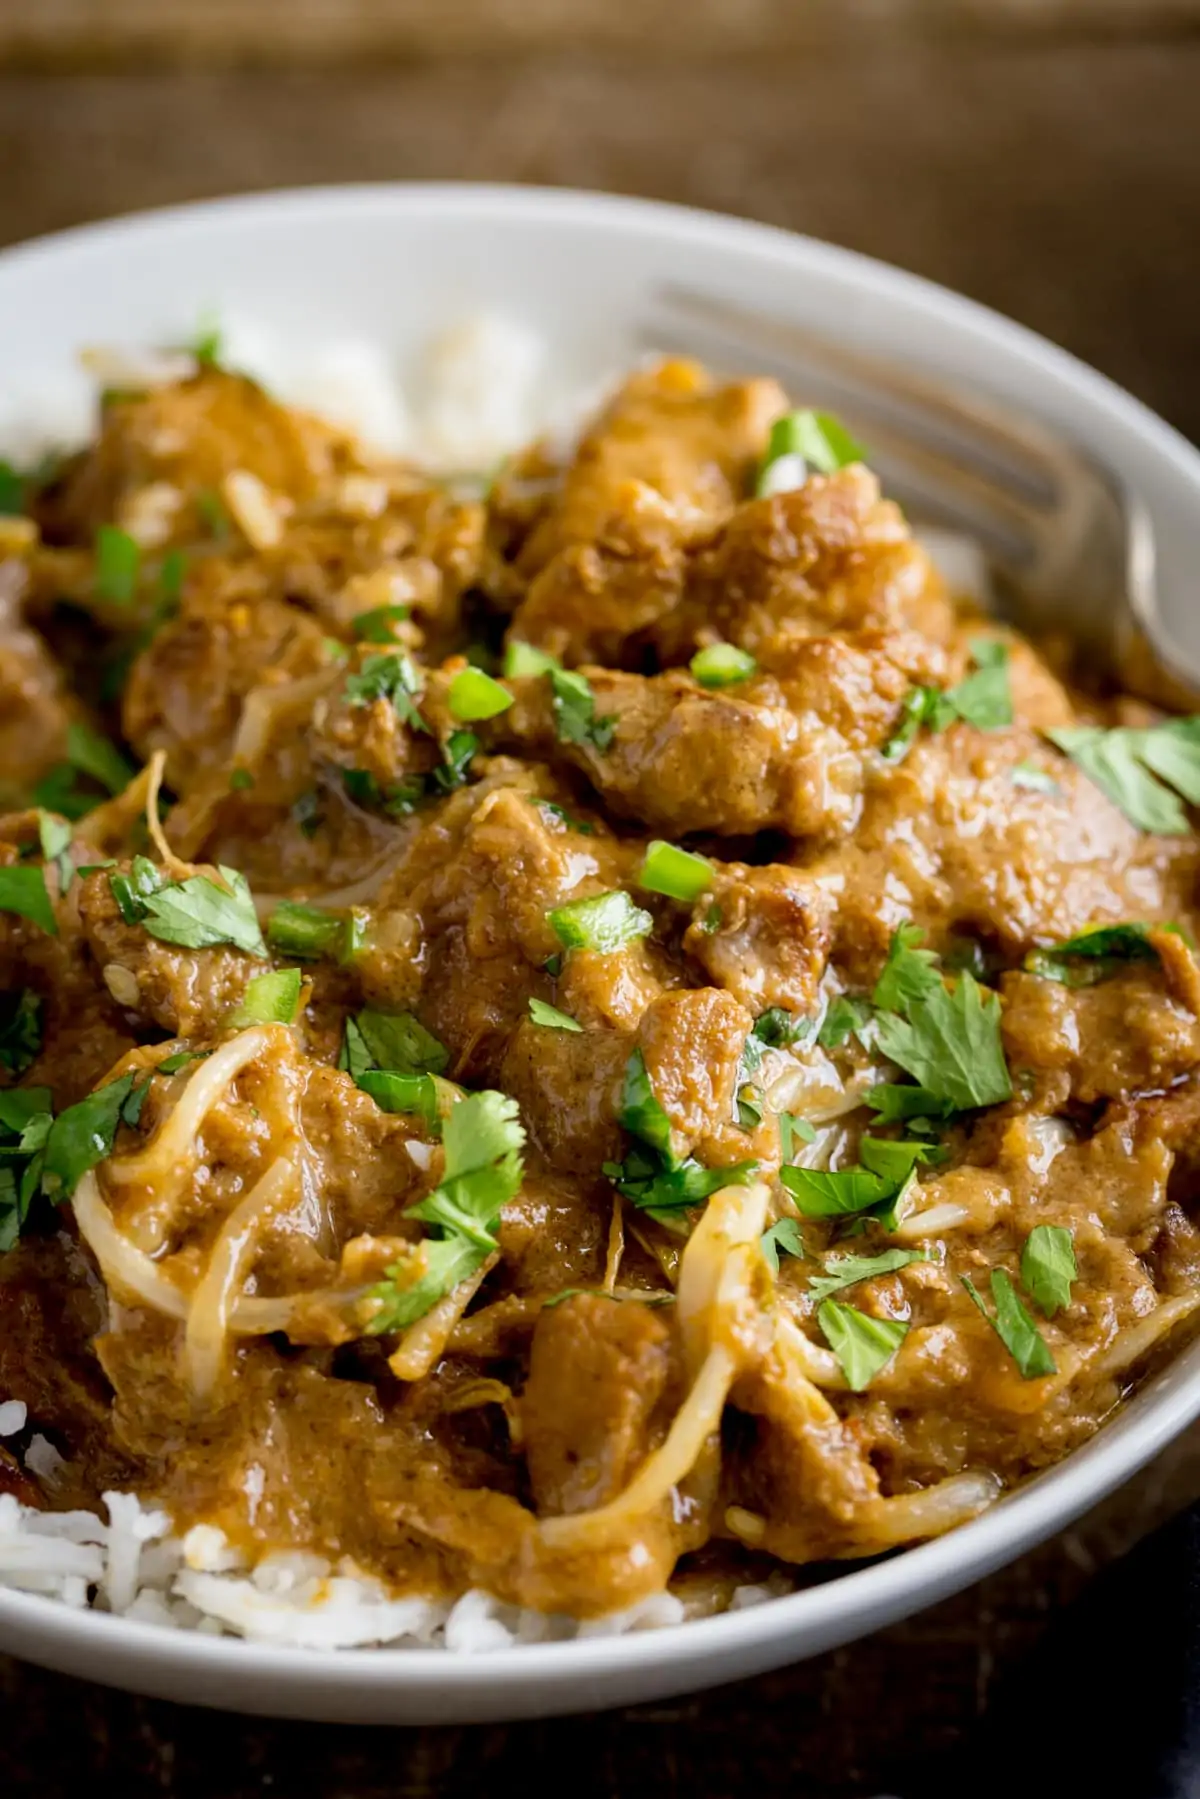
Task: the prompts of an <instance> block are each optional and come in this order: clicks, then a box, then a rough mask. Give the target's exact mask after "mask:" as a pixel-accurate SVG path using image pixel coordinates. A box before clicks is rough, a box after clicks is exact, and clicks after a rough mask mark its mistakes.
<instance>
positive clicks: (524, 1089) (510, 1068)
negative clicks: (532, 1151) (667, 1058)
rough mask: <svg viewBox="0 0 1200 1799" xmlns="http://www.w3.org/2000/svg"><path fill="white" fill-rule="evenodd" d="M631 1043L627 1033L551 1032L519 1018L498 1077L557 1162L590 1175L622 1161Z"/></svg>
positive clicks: (572, 1171)
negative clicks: (623, 1095) (620, 1115)
mask: <svg viewBox="0 0 1200 1799" xmlns="http://www.w3.org/2000/svg"><path fill="white" fill-rule="evenodd" d="M632 1047H633V1040H632V1038H631V1037H629V1036H627V1035H626V1034H625V1033H624V1032H622V1031H609V1030H589V1031H581V1032H576V1031H555V1030H547V1029H546V1028H545V1027H543V1026H541V1025H536V1024H534V1023H533V1022H532V1021H531V1020H530V1019H528V1018H523V1019H521V1020H520V1022H519V1023H518V1024H517V1027H516V1029H515V1030H514V1032H513V1034H512V1037H511V1038H510V1040H509V1043H508V1047H507V1049H506V1051H505V1054H504V1060H503V1062H502V1064H501V1067H500V1073H499V1080H500V1084H501V1086H502V1087H503V1088H504V1091H505V1092H506V1093H511V1094H512V1096H513V1098H514V1099H516V1100H517V1101H518V1102H519V1104H520V1107H521V1116H522V1118H523V1119H524V1120H525V1126H526V1129H527V1130H528V1131H529V1133H530V1136H531V1138H532V1140H533V1142H534V1143H535V1144H536V1145H537V1147H538V1148H539V1149H540V1150H541V1152H542V1154H543V1155H544V1156H545V1157H546V1160H547V1161H548V1162H549V1163H550V1165H551V1167H553V1168H558V1169H561V1170H562V1171H563V1172H564V1173H569V1174H577V1175H579V1176H581V1177H582V1178H583V1179H585V1180H586V1179H587V1178H588V1177H589V1176H592V1175H595V1173H596V1170H597V1169H598V1168H600V1167H602V1166H603V1164H604V1163H605V1162H615V1161H618V1160H619V1159H620V1155H621V1132H620V1129H619V1127H618V1125H617V1121H616V1120H617V1108H618V1106H619V1103H620V1092H621V1081H622V1078H623V1076H624V1073H625V1064H626V1062H627V1061H628V1060H629V1052H630V1050H631V1049H632Z"/></svg>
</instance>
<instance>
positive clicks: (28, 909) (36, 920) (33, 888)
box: [0, 863, 58, 937]
mask: <svg viewBox="0 0 1200 1799" xmlns="http://www.w3.org/2000/svg"><path fill="white" fill-rule="evenodd" d="M0 912H15V913H16V914H17V915H18V917H20V918H27V919H28V920H29V922H30V923H31V924H35V925H37V927H38V929H39V930H41V931H45V933H46V935H47V936H48V937H57V936H58V921H57V919H56V918H55V916H54V907H53V906H52V905H51V903H50V895H49V893H48V892H47V891H46V875H45V870H44V869H41V868H30V867H29V865H28V864H27V863H18V864H16V865H15V866H13V867H9V868H0Z"/></svg>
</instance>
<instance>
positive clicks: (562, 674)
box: [550, 668, 617, 752]
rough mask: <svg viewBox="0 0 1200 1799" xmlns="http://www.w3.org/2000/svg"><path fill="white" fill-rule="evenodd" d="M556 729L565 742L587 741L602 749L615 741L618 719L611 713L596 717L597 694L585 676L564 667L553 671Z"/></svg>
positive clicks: (553, 705) (594, 747) (551, 682)
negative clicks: (614, 735) (614, 734)
mask: <svg viewBox="0 0 1200 1799" xmlns="http://www.w3.org/2000/svg"><path fill="white" fill-rule="evenodd" d="M550 692H551V696H552V699H551V705H552V708H553V711H554V729H555V731H556V732H557V734H558V737H559V740H560V742H562V743H581V744H587V745H589V746H590V747H591V748H592V749H595V750H599V751H601V752H603V751H605V750H607V749H608V748H609V747H610V746H611V744H612V740H613V733H614V732H615V731H616V728H617V721H616V719H615V717H613V716H612V715H611V714H610V715H609V716H606V717H604V718H597V717H596V697H595V695H594V694H593V692H592V688H591V683H590V682H589V681H588V680H587V678H586V677H585V676H584V675H581V674H577V673H576V672H575V671H574V670H571V669H565V668H552V669H551V670H550Z"/></svg>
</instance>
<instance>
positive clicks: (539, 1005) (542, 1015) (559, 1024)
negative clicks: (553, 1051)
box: [529, 999, 583, 1031]
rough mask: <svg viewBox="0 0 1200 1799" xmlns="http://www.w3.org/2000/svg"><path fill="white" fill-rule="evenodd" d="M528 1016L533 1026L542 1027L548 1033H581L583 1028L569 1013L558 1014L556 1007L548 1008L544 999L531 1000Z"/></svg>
mask: <svg viewBox="0 0 1200 1799" xmlns="http://www.w3.org/2000/svg"><path fill="white" fill-rule="evenodd" d="M529 1016H530V1018H531V1019H532V1020H533V1022H534V1024H540V1025H544V1026H545V1028H546V1029H547V1030H550V1031H582V1030H583V1026H582V1025H581V1024H580V1023H579V1021H578V1019H576V1018H572V1017H571V1014H570V1013H569V1012H560V1011H559V1009H558V1007H557V1006H549V1005H547V1004H546V1001H545V1000H544V999H531V1000H530V1002H529Z"/></svg>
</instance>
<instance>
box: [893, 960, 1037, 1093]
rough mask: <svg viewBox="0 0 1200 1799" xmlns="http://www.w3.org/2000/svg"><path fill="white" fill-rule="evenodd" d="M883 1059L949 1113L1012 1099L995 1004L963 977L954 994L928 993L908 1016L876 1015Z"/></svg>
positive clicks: (991, 996) (913, 1003)
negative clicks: (897, 1065)
mask: <svg viewBox="0 0 1200 1799" xmlns="http://www.w3.org/2000/svg"><path fill="white" fill-rule="evenodd" d="M876 1029H877V1033H878V1042H879V1047H880V1050H881V1051H882V1053H883V1054H884V1055H885V1056H887V1057H888V1058H889V1060H891V1061H893V1062H898V1063H899V1065H900V1067H901V1068H903V1069H904V1070H905V1072H906V1073H908V1074H910V1075H912V1077H913V1079H914V1080H915V1081H916V1082H917V1084H918V1085H919V1086H920V1087H921V1088H922V1090H923V1092H924V1093H925V1094H926V1095H927V1096H929V1097H930V1098H931V1099H934V1100H936V1101H937V1102H938V1103H939V1104H941V1105H943V1106H946V1107H949V1108H950V1109H952V1110H954V1111H965V1110H967V1109H968V1108H970V1107H973V1106H992V1105H998V1104H999V1103H1000V1102H1001V1101H1003V1100H1006V1099H1010V1098H1011V1097H1012V1082H1011V1080H1010V1079H1009V1073H1008V1067H1007V1064H1006V1063H1005V1060H1004V1048H1003V1045H1002V1044H1001V1041H1000V1000H999V996H998V995H996V994H994V993H992V994H989V995H987V997H986V998H985V997H984V990H983V989H982V988H981V987H980V985H979V983H978V982H977V981H976V980H975V977H974V976H973V975H970V974H963V975H961V976H960V977H959V980H958V983H957V985H956V986H955V988H954V990H953V992H948V991H947V989H946V988H945V987H942V986H938V987H936V988H931V989H930V990H929V991H928V992H927V993H926V995H925V997H924V998H923V999H918V1000H912V1001H909V1002H908V1004H907V1014H906V1016H905V1017H899V1016H897V1015H896V1014H895V1013H892V1012H881V1013H879V1014H878V1015H877V1022H876Z"/></svg>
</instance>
